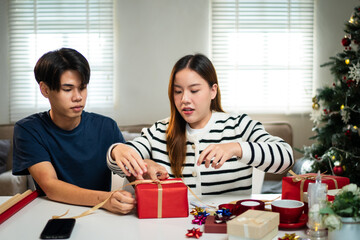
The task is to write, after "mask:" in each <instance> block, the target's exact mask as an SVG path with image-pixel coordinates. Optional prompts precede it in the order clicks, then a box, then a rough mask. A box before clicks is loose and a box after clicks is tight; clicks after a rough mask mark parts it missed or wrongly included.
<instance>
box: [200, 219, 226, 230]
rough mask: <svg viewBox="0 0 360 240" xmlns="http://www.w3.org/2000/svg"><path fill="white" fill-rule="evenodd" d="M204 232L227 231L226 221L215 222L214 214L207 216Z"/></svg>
mask: <svg viewBox="0 0 360 240" xmlns="http://www.w3.org/2000/svg"><path fill="white" fill-rule="evenodd" d="M204 232H206V233H227V230H226V222H222V223H216V222H215V216H207V217H206V220H205V225H204Z"/></svg>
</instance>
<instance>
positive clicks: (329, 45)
mask: <svg viewBox="0 0 360 240" xmlns="http://www.w3.org/2000/svg"><path fill="white" fill-rule="evenodd" d="M357 6H360V1H359V0H315V16H316V21H315V28H316V35H315V53H316V54H315V82H314V86H315V88H314V89H316V88H319V87H322V86H324V85H329V84H332V83H333V81H334V77H333V76H332V75H331V73H330V71H329V67H323V68H320V65H321V64H323V63H326V62H328V61H329V57H333V56H335V55H336V54H337V53H340V52H342V51H343V50H344V47H343V46H342V45H341V39H342V38H343V37H344V36H345V32H344V29H345V25H344V24H345V22H346V21H348V20H349V19H350V17H351V14H352V13H353V12H354V8H355V7H357Z"/></svg>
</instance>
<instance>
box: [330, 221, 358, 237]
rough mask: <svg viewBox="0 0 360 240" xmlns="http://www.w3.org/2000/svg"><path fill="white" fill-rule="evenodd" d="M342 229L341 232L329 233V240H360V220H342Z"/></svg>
mask: <svg viewBox="0 0 360 240" xmlns="http://www.w3.org/2000/svg"><path fill="white" fill-rule="evenodd" d="M341 222H342V227H341V229H340V230H334V231H329V232H328V239H329V240H341V239H343V240H345V239H349V240H351V239H359V236H360V219H359V218H358V219H356V220H354V219H353V218H351V217H342V218H341Z"/></svg>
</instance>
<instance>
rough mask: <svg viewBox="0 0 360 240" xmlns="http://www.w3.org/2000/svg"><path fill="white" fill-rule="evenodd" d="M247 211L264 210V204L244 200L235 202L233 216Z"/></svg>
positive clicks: (252, 200) (258, 201) (257, 201)
mask: <svg viewBox="0 0 360 240" xmlns="http://www.w3.org/2000/svg"><path fill="white" fill-rule="evenodd" d="M249 209H252V210H265V203H264V202H263V201H260V200H255V199H244V200H240V201H237V202H236V204H235V207H234V210H233V211H234V214H235V215H240V214H242V213H244V212H246V211H247V210H249Z"/></svg>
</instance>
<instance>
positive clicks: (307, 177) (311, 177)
mask: <svg viewBox="0 0 360 240" xmlns="http://www.w3.org/2000/svg"><path fill="white" fill-rule="evenodd" d="M289 173H290V174H291V175H292V176H293V177H294V178H292V180H293V182H300V181H301V183H300V201H301V202H304V185H305V181H306V180H313V181H315V180H316V175H313V174H302V175H297V174H296V173H294V172H293V171H292V170H289ZM321 179H331V180H333V181H334V184H335V188H336V189H338V188H339V187H338V183H337V180H336V179H334V178H332V177H330V176H328V175H324V174H321Z"/></svg>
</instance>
